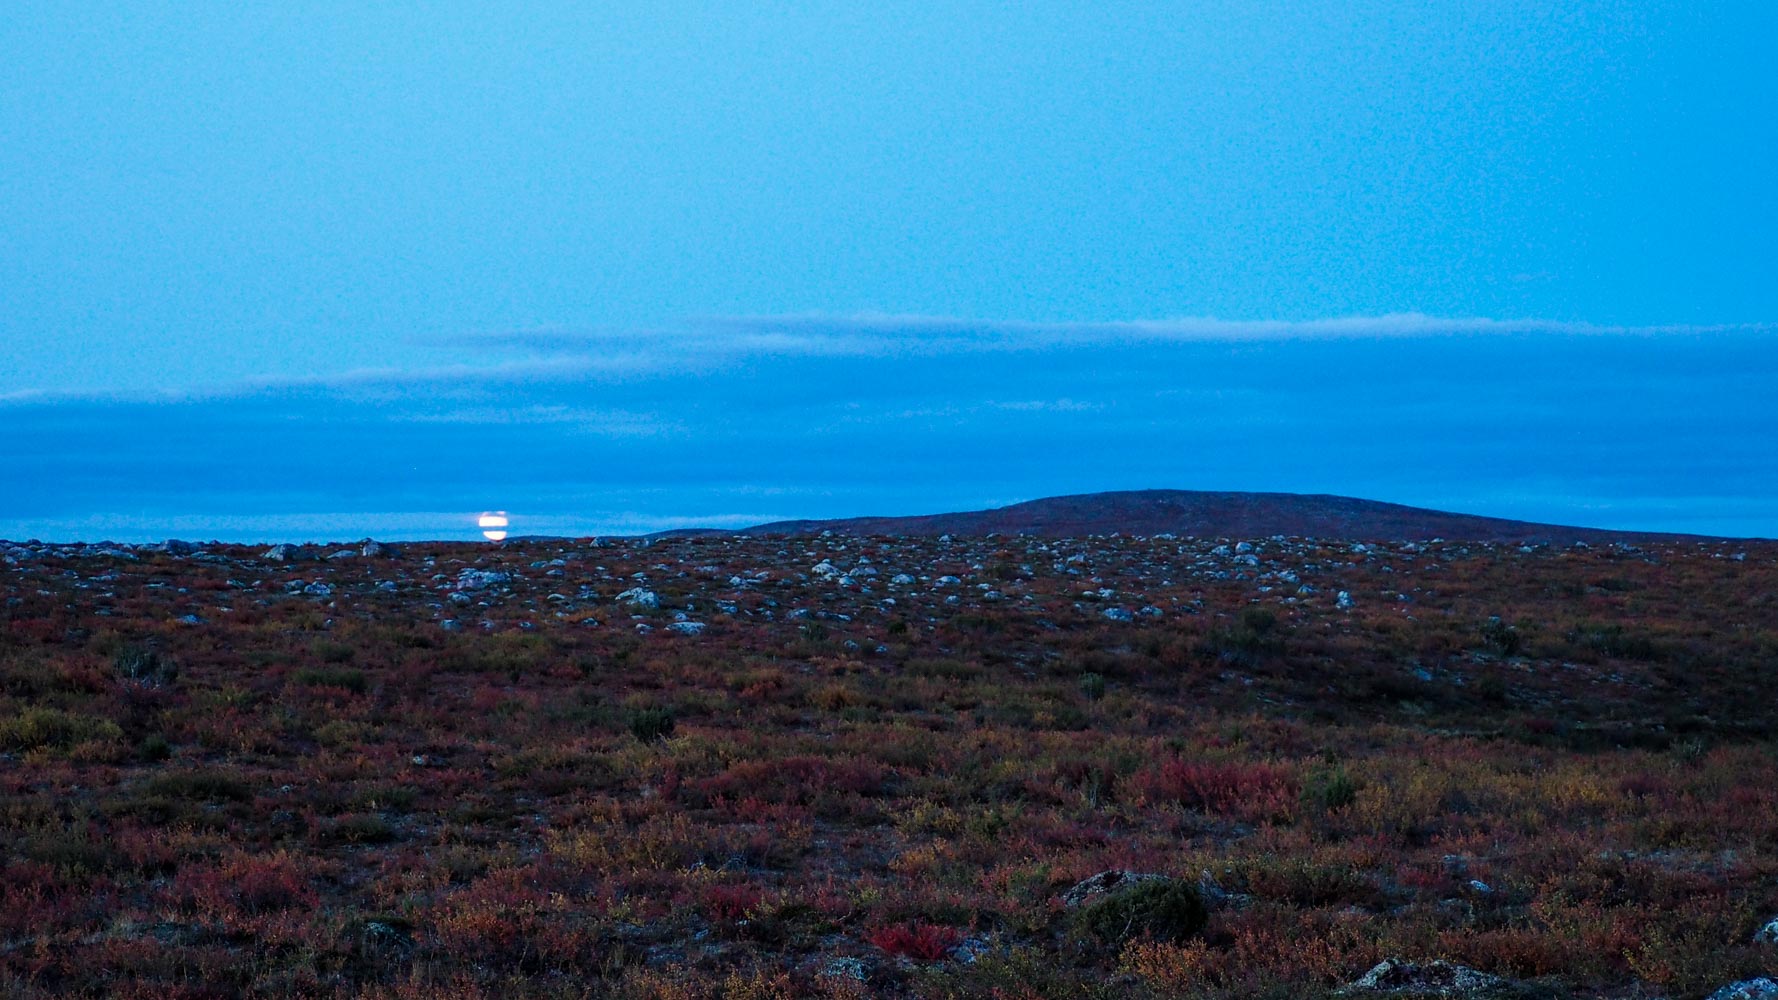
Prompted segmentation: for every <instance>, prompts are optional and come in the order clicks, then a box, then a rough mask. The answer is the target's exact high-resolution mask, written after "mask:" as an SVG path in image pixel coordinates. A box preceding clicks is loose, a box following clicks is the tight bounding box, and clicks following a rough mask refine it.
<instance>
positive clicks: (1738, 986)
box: [1709, 976, 1778, 1000]
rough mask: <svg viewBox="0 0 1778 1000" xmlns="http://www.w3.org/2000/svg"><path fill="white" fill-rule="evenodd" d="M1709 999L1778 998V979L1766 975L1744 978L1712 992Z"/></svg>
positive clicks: (1753, 999) (1749, 999)
mask: <svg viewBox="0 0 1778 1000" xmlns="http://www.w3.org/2000/svg"><path fill="white" fill-rule="evenodd" d="M1709 1000H1778V980H1774V979H1771V978H1769V977H1766V976H1761V977H1759V978H1758V979H1743V980H1741V981H1740V982H1738V983H1730V984H1729V985H1727V986H1724V987H1723V988H1722V989H1720V990H1717V991H1716V992H1715V993H1712V994H1710V998H1709Z"/></svg>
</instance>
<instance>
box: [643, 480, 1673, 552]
mask: <svg viewBox="0 0 1778 1000" xmlns="http://www.w3.org/2000/svg"><path fill="white" fill-rule="evenodd" d="M822 531H832V532H836V533H840V534H848V535H947V534H948V535H986V534H991V533H996V532H998V533H1000V534H1008V535H1039V536H1043V537H1049V538H1067V537H1074V536H1080V535H1110V534H1125V535H1159V534H1164V533H1169V532H1170V533H1172V534H1176V535H1189V536H1197V537H1211V538H1261V537H1269V536H1272V535H1289V536H1293V537H1308V538H1328V539H1339V540H1348V541H1370V540H1377V541H1381V540H1389V541H1427V540H1430V539H1433V538H1444V539H1447V540H1450V541H1471V542H1553V543H1564V544H1566V543H1572V542H1581V541H1584V542H1589V543H1591V542H1635V541H1654V540H1661V539H1665V540H1669V541H1672V540H1680V539H1686V538H1697V537H1700V536H1693V535H1675V534H1659V533H1654V532H1629V531H1609V530H1606V529H1603V528H1575V527H1564V526H1562V525H1554V524H1534V523H1531V522H1527V521H1509V520H1504V519H1502V518H1497V517H1477V516H1474V515H1470V514H1452V513H1447V512H1445V511H1438V510H1426V509H1424V508H1420V507H1408V506H1404V505H1402V504H1395V503H1383V502H1381V501H1377V500H1359V499H1355V498H1353V497H1341V496H1330V495H1326V494H1299V493H1216V492H1204V491H1196V490H1135V491H1128V492H1117V493H1084V494H1080V495H1077V496H1065V497H1049V498H1047V499H1043V500H1030V501H1027V502H1025V503H1016V504H1013V505H1012V506H1010V507H997V508H994V509H992V510H976V511H964V512H960V513H953V514H919V515H913V516H909V517H848V518H841V519H838V520H830V521H776V522H773V523H771V524H761V525H758V526H755V527H752V528H746V529H743V531H742V532H741V533H742V534H749V535H806V534H815V533H819V532H822ZM724 533H725V534H726V533H729V532H724ZM670 534H680V532H671V533H670Z"/></svg>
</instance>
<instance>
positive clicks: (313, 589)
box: [302, 580, 333, 597]
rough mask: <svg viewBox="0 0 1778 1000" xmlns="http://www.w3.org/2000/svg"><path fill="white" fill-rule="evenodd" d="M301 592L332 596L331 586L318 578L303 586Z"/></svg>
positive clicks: (314, 595) (311, 594)
mask: <svg viewBox="0 0 1778 1000" xmlns="http://www.w3.org/2000/svg"><path fill="white" fill-rule="evenodd" d="M302 592H303V593H305V594H308V595H309V596H310V597H332V596H333V587H331V586H329V585H328V584H326V583H323V582H321V581H320V580H316V581H315V582H314V583H311V584H309V585H308V586H306V587H304V588H303V589H302Z"/></svg>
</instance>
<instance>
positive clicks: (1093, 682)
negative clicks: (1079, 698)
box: [1080, 674, 1105, 701]
mask: <svg viewBox="0 0 1778 1000" xmlns="http://www.w3.org/2000/svg"><path fill="white" fill-rule="evenodd" d="M1080 693H1081V694H1083V695H1086V697H1087V700H1088V701H1098V700H1099V699H1100V698H1103V697H1105V675H1104V674H1081V675H1080Z"/></svg>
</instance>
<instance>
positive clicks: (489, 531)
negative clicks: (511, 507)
mask: <svg viewBox="0 0 1778 1000" xmlns="http://www.w3.org/2000/svg"><path fill="white" fill-rule="evenodd" d="M476 524H478V525H480V526H481V529H482V537H483V538H486V539H487V540H488V541H490V542H498V541H504V540H505V538H506V525H507V521H506V511H503V510H496V511H490V512H489V513H486V514H483V515H482V516H481V517H480V518H479V519H478V520H477V521H476Z"/></svg>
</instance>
